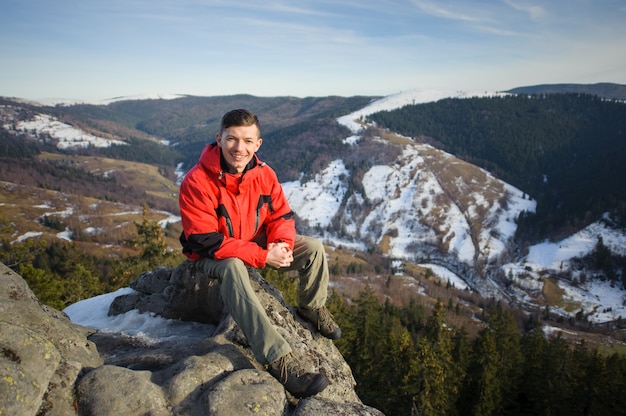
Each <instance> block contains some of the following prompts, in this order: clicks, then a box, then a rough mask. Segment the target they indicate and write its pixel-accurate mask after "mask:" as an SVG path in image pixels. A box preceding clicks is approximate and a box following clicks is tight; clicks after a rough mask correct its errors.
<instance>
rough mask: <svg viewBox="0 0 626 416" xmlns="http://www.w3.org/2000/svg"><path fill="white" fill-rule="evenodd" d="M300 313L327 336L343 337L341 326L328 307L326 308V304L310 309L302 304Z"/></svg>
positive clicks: (333, 337)
mask: <svg viewBox="0 0 626 416" xmlns="http://www.w3.org/2000/svg"><path fill="white" fill-rule="evenodd" d="M298 313H299V314H300V316H302V317H303V318H304V319H306V320H307V321H309V322H311V323H312V324H313V325H315V327H316V328H317V330H318V331H319V332H320V334H322V335H323V336H325V337H326V338H330V339H339V338H341V328H339V326H338V325H337V324H336V323H335V321H333V317H332V315H331V314H330V312H329V311H328V309H326V306H322V307H321V308H319V309H309V308H305V307H303V306H301V307H299V308H298Z"/></svg>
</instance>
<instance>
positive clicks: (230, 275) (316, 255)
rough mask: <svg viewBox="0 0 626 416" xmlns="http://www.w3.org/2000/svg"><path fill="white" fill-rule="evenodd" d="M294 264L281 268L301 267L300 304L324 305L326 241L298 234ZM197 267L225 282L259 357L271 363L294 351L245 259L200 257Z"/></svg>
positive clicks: (231, 308) (225, 294)
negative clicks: (263, 301) (252, 280)
mask: <svg viewBox="0 0 626 416" xmlns="http://www.w3.org/2000/svg"><path fill="white" fill-rule="evenodd" d="M293 259H294V261H293V263H291V266H289V267H284V268H280V269H279V271H289V270H297V271H298V272H299V282H298V305H299V306H304V307H308V308H312V309H317V308H321V307H322V306H324V304H325V303H326V297H327V295H328V264H327V261H326V254H325V252H324V246H323V245H322V243H321V242H320V241H319V240H317V239H315V238H312V237H306V236H301V235H297V236H296V240H295V244H294V250H293ZM196 267H197V268H198V269H199V270H202V271H204V273H206V274H207V276H209V277H210V278H215V279H218V280H219V281H220V283H221V287H220V295H221V297H222V301H223V302H224V305H225V306H226V308H228V312H229V313H230V315H231V316H232V317H233V319H234V320H235V322H236V323H237V325H239V327H240V328H241V330H242V331H243V333H244V334H245V336H246V338H247V339H248V342H249V343H250V347H251V348H252V352H253V353H254V356H255V358H256V359H257V360H258V361H259V362H260V363H262V364H271V363H273V362H274V361H275V360H277V359H279V358H280V357H282V356H283V355H285V354H288V353H289V352H291V346H290V345H289V344H288V343H287V341H285V339H284V338H283V336H282V335H280V333H279V332H278V331H277V330H276V328H275V327H274V325H273V324H272V323H271V321H270V320H269V318H268V317H267V314H266V312H265V309H264V308H263V306H262V305H261V302H260V301H259V299H258V297H257V296H256V294H255V293H254V289H253V288H252V285H251V283H250V276H249V274H248V270H247V268H246V265H245V264H244V262H243V261H241V260H240V259H238V258H236V257H232V258H228V259H223V260H213V259H208V258H203V259H201V260H198V262H197V263H196Z"/></svg>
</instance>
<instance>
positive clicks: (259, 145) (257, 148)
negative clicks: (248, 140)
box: [254, 137, 263, 153]
mask: <svg viewBox="0 0 626 416" xmlns="http://www.w3.org/2000/svg"><path fill="white" fill-rule="evenodd" d="M257 143H258V146H257V147H256V150H255V151H254V153H256V152H258V151H259V148H260V147H261V145H262V144H263V139H262V138H261V137H259V141H258V142H257Z"/></svg>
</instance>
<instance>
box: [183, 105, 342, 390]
mask: <svg viewBox="0 0 626 416" xmlns="http://www.w3.org/2000/svg"><path fill="white" fill-rule="evenodd" d="M215 138H216V142H215V143H213V144H209V145H208V146H206V147H205V148H204V150H203V151H202V154H201V156H200V161H199V162H198V163H197V164H196V165H195V166H194V167H192V168H191V169H190V170H189V172H188V173H187V175H186V176H185V179H184V180H183V182H182V184H181V187H180V195H179V204H180V213H181V218H182V224H183V233H182V235H181V243H182V245H183V253H185V255H187V257H188V258H189V259H190V260H192V261H194V262H196V269H198V270H201V271H203V272H204V273H206V274H207V275H208V276H209V277H211V278H214V279H217V280H218V281H219V282H220V284H221V285H220V295H221V297H222V300H223V302H224V304H225V305H226V307H227V308H228V312H229V313H230V315H231V316H232V317H233V319H234V320H235V322H236V323H237V325H239V327H240V328H241V329H242V331H243V333H244V334H245V335H246V337H247V339H248V342H249V343H250V347H251V349H252V352H253V353H254V355H255V358H256V359H257V360H258V361H259V362H261V363H263V364H266V365H267V366H268V369H269V371H270V373H271V374H272V375H273V376H274V377H276V378H277V379H278V380H279V381H280V382H281V383H282V384H283V385H284V386H285V388H286V389H287V391H289V392H290V393H291V394H292V395H294V396H296V397H308V396H311V395H314V394H317V393H319V392H320V391H322V390H323V389H325V388H326V386H328V384H329V381H328V379H327V378H326V376H325V375H324V374H322V373H307V372H306V371H304V370H303V369H302V367H301V366H300V364H299V362H298V361H297V359H296V358H295V357H294V355H293V354H292V350H291V346H290V345H289V344H288V343H287V342H286V341H285V339H284V338H283V337H282V335H280V333H279V332H278V331H277V329H276V328H275V327H274V326H273V325H272V323H271V322H270V320H269V318H268V317H267V314H266V313H265V310H264V308H263V306H262V305H261V303H260V302H259V299H258V298H257V296H256V294H255V293H254V290H253V288H252V285H251V284H250V277H249V274H248V270H247V267H265V266H270V267H273V268H276V269H279V270H285V271H286V270H297V271H298V272H299V278H300V281H299V285H298V295H299V306H298V313H299V314H300V315H301V316H302V317H303V318H305V319H307V320H309V321H311V322H313V323H314V325H315V326H316V328H317V329H318V330H319V332H320V333H321V334H322V335H323V336H325V337H327V338H330V339H337V338H339V337H340V336H341V330H340V329H339V327H338V326H337V325H336V324H335V322H334V321H333V319H332V317H331V315H330V313H329V312H328V310H327V309H326V307H325V303H326V297H327V289H328V265H327V262H326V255H325V253H324V247H323V245H322V244H321V242H320V241H318V240H317V239H314V238H311V237H305V236H301V235H296V229H295V223H294V219H293V212H292V211H291V208H290V207H289V203H288V202H287V199H286V197H285V195H284V193H283V189H282V186H281V185H280V183H279V182H278V178H277V176H276V173H275V172H274V171H273V170H272V169H271V168H270V167H269V166H268V165H267V164H265V163H263V162H262V161H260V160H259V159H258V157H257V156H256V152H257V150H259V148H260V147H261V144H262V143H263V139H262V138H261V129H260V124H259V120H258V118H257V116H256V115H255V114H254V113H252V112H250V111H248V110H242V109H239V110H233V111H230V112H228V113H226V114H225V115H224V117H222V123H221V127H220V132H219V133H217V134H216V137H215Z"/></svg>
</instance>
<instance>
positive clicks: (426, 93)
mask: <svg viewBox="0 0 626 416" xmlns="http://www.w3.org/2000/svg"><path fill="white" fill-rule="evenodd" d="M498 95H503V93H496V92H486V91H483V92H466V91H439V90H410V91H404V92H400V93H397V94H392V95H388V96H386V97H383V98H380V99H378V100H376V101H373V102H372V103H371V104H369V105H368V106H366V107H363V108H362V109H360V110H357V111H355V112H353V113H350V114H348V115H345V116H342V117H339V118H338V119H337V121H338V122H339V123H340V124H342V125H344V126H346V127H348V128H349V129H350V130H351V131H352V132H353V133H355V134H356V133H359V132H360V131H361V125H360V124H359V123H358V122H357V120H362V119H363V118H365V117H367V116H369V115H370V114H374V113H377V112H379V111H387V110H395V109H397V108H401V107H404V106H407V105H414V104H424V103H429V102H434V101H439V100H442V99H444V98H471V97H493V96H498ZM346 140H350V141H354V140H355V139H354V136H351V137H349V138H347V139H346Z"/></svg>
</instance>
